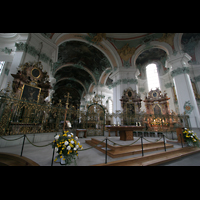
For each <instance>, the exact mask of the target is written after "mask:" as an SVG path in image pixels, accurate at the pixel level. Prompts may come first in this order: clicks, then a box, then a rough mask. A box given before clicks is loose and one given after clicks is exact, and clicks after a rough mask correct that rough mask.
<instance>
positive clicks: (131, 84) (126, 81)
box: [110, 67, 138, 124]
mask: <svg viewBox="0 0 200 200" xmlns="http://www.w3.org/2000/svg"><path fill="white" fill-rule="evenodd" d="M136 71H137V69H136V68H135V67H130V68H124V67H119V68H118V69H117V70H116V71H115V72H114V73H113V74H112V75H111V76H110V78H111V79H113V84H112V87H113V112H114V113H116V111H123V109H122V107H121V101H120V99H121V98H122V96H123V92H124V90H126V89H127V88H132V89H133V90H136V92H137V91H138V88H137V83H138V81H137V79H136ZM118 122H119V124H121V119H120V118H119V117H117V118H115V117H114V118H113V123H114V124H117V123H118Z"/></svg>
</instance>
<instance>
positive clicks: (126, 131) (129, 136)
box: [105, 125, 145, 141]
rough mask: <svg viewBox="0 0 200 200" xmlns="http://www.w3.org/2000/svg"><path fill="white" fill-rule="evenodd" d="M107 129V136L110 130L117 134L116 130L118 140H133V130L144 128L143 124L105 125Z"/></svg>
mask: <svg viewBox="0 0 200 200" xmlns="http://www.w3.org/2000/svg"><path fill="white" fill-rule="evenodd" d="M105 127H106V128H107V129H108V130H109V137H110V131H115V135H116V136H117V131H119V135H120V140H124V141H126V140H134V139H133V131H139V130H142V129H144V128H145V127H144V126H111V125H106V126H105Z"/></svg>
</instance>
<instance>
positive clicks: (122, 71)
mask: <svg viewBox="0 0 200 200" xmlns="http://www.w3.org/2000/svg"><path fill="white" fill-rule="evenodd" d="M136 72H137V68H136V67H129V68H125V67H119V68H118V69H117V70H116V71H114V72H113V73H112V75H111V76H110V78H111V79H113V78H114V77H116V76H118V77H119V78H121V76H127V75H128V76H130V77H135V76H136Z"/></svg>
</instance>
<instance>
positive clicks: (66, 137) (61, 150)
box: [52, 131, 83, 165]
mask: <svg viewBox="0 0 200 200" xmlns="http://www.w3.org/2000/svg"><path fill="white" fill-rule="evenodd" d="M54 138H55V140H54V141H53V146H52V147H53V148H55V151H56V153H58V155H57V156H56V158H55V160H54V161H57V160H58V159H60V164H61V165H70V164H71V163H72V161H73V160H74V163H75V164H76V157H77V156H78V149H83V147H82V145H80V142H79V141H77V140H78V137H77V136H75V137H74V134H73V133H69V131H64V132H63V134H62V135H57V134H56V135H55V137H54Z"/></svg>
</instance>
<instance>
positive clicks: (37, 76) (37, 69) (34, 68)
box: [31, 67, 41, 79]
mask: <svg viewBox="0 0 200 200" xmlns="http://www.w3.org/2000/svg"><path fill="white" fill-rule="evenodd" d="M34 69H37V70H38V71H39V75H38V76H37V77H35V76H33V74H32V72H33V70H34ZM40 75H41V72H40V70H39V69H38V68H37V67H33V69H32V70H31V76H32V77H33V78H34V79H38V78H39V77H40Z"/></svg>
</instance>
